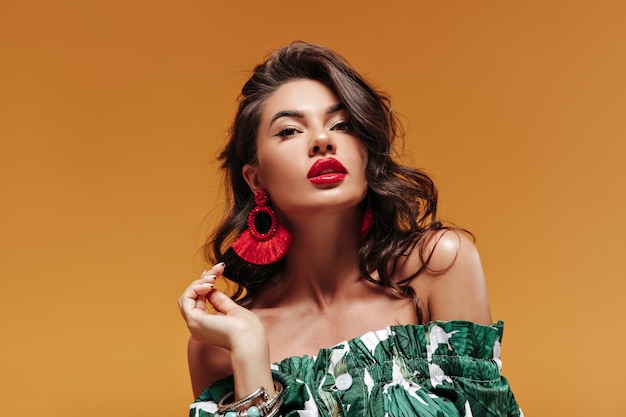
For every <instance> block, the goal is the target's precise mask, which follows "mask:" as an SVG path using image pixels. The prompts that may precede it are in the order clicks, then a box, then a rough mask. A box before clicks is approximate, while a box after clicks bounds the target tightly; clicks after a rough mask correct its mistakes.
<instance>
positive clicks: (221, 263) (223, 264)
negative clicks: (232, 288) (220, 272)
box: [213, 262, 226, 268]
mask: <svg viewBox="0 0 626 417" xmlns="http://www.w3.org/2000/svg"><path fill="white" fill-rule="evenodd" d="M216 266H221V267H222V268H224V267H226V264H225V263H224V262H220V263H218V264H215V266H214V267H213V268H215V267H216Z"/></svg>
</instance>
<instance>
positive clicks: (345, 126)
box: [331, 120, 351, 132]
mask: <svg viewBox="0 0 626 417" xmlns="http://www.w3.org/2000/svg"><path fill="white" fill-rule="evenodd" d="M350 127H351V125H350V122H348V121H345V120H344V121H341V122H337V123H335V125H334V126H333V127H332V128H331V130H339V131H342V132H345V131H346V130H350Z"/></svg>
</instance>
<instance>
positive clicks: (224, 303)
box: [206, 290, 243, 314]
mask: <svg viewBox="0 0 626 417" xmlns="http://www.w3.org/2000/svg"><path fill="white" fill-rule="evenodd" d="M206 299H207V301H208V302H209V303H211V305H212V306H213V307H215V309H216V310H217V311H219V312H220V313H222V314H229V313H230V312H232V311H233V310H236V309H239V308H243V307H241V306H240V305H238V304H237V303H235V302H234V301H233V300H232V299H231V298H230V297H228V296H227V295H226V294H224V293H223V292H221V291H218V290H214V291H211V292H210V293H209V294H207V296H206Z"/></svg>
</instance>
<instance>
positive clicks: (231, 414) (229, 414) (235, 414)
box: [224, 411, 237, 417]
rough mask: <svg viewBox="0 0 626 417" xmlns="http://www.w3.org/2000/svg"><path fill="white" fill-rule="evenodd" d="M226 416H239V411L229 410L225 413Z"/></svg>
mask: <svg viewBox="0 0 626 417" xmlns="http://www.w3.org/2000/svg"><path fill="white" fill-rule="evenodd" d="M224 417H237V413H236V412H234V411H229V412H228V413H226V414H225V415H224Z"/></svg>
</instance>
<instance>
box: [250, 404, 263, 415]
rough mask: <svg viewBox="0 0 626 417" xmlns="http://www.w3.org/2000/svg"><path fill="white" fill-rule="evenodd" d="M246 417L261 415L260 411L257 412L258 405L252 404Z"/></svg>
mask: <svg viewBox="0 0 626 417" xmlns="http://www.w3.org/2000/svg"><path fill="white" fill-rule="evenodd" d="M247 411H248V417H261V413H260V412H259V407H257V406H254V405H253V406H252V407H250V408H248V410H247Z"/></svg>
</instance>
